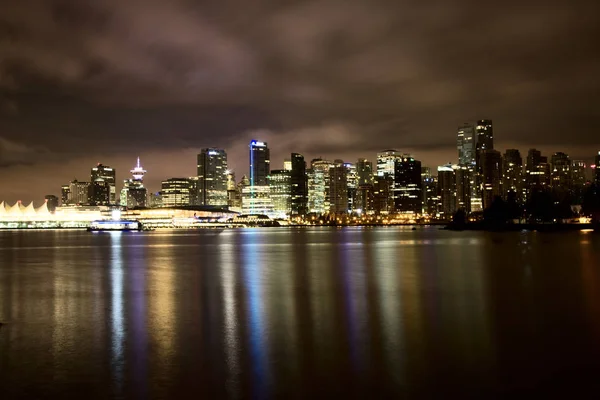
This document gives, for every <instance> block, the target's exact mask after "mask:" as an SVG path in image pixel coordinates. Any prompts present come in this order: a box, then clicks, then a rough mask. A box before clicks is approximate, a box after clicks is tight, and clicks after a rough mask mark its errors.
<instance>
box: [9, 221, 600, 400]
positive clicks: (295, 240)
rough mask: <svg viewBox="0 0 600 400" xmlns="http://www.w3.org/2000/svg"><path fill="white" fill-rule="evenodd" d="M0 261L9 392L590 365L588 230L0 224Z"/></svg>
mask: <svg viewBox="0 0 600 400" xmlns="http://www.w3.org/2000/svg"><path fill="white" fill-rule="evenodd" d="M0 257H1V258H0V260H2V263H1V264H0V322H1V321H8V322H9V323H8V324H7V325H5V326H4V327H2V328H1V329H0V386H1V387H3V388H6V393H7V394H8V397H7V398H11V396H12V397H23V396H24V393H27V396H28V397H31V398H36V397H44V396H46V397H68V396H77V394H78V393H80V391H82V390H85V391H86V393H90V395H89V396H86V397H91V398H107V397H115V396H116V397H137V398H146V397H154V398H174V397H178V398H189V397H194V398H196V397H208V398H222V397H229V398H269V397H294V398H306V397H318V396H321V397H322V396H333V397H335V396H337V397H339V396H344V397H354V398H356V397H362V398H367V397H377V396H380V397H397V396H399V395H413V396H419V395H438V396H439V395H451V394H470V395H475V396H477V395H482V394H490V393H495V394H498V393H501V394H506V393H513V392H518V391H519V390H520V389H524V390H530V391H531V390H533V391H535V390H536V388H540V387H541V388H545V387H548V388H549V389H548V393H554V392H555V391H557V390H558V392H560V390H561V387H556V385H557V383H556V382H558V380H557V379H555V377H556V376H567V378H565V379H564V380H566V381H568V382H570V387H573V385H575V383H577V385H575V386H577V387H585V384H586V382H588V381H583V382H578V381H577V379H579V378H578V377H586V378H585V379H587V377H588V376H595V375H593V373H597V372H599V371H600V370H599V369H598V363H599V362H598V361H597V360H599V359H600V358H599V357H598V355H600V323H599V322H598V321H600V319H599V318H598V315H599V313H600V289H599V288H600V273H598V266H599V265H600V237H599V236H598V235H594V234H590V233H586V234H579V233H566V234H547V235H545V234H540V233H523V232H519V233H515V234H512V233H509V234H488V233H477V232H464V233H459V232H442V231H438V230H436V229H424V228H420V229H419V230H417V231H410V230H406V229H402V228H385V229H377V228H351V229H329V228H324V229H300V230H295V229H285V228H282V229H247V230H227V231H223V232H220V231H199V232H168V233H167V232H157V233H156V234H154V233H141V234H125V233H111V234H97V235H90V234H87V233H84V232H16V233H14V232H13V233H5V232H1V233H0ZM48 349H49V351H48ZM548 349H552V352H551V353H552V355H551V354H550V352H549V351H548ZM566 370H574V371H579V372H578V375H574V376H570V375H560V374H565V373H566V372H565V371H566ZM553 377H554V378H553ZM581 379H584V378H581ZM432 382H434V383H435V384H432ZM540 385H541V386H540Z"/></svg>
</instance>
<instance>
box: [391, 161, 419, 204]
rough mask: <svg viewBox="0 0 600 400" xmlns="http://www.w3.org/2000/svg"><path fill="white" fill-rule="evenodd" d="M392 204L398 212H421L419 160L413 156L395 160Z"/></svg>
mask: <svg viewBox="0 0 600 400" xmlns="http://www.w3.org/2000/svg"><path fill="white" fill-rule="evenodd" d="M394 206H395V209H396V212H399V213H412V214H422V213H423V189H422V188H421V161H417V160H415V159H414V158H413V157H410V156H403V157H402V158H398V159H397V160H396V162H395V168H394Z"/></svg>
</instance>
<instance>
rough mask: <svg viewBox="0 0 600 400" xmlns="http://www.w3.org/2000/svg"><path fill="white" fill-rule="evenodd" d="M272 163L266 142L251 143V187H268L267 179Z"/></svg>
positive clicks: (253, 141) (254, 141)
mask: <svg viewBox="0 0 600 400" xmlns="http://www.w3.org/2000/svg"><path fill="white" fill-rule="evenodd" d="M270 163H271V156H270V151H269V147H268V146H267V143H266V142H260V141H257V140H252V141H251V142H250V186H267V187H268V185H269V184H268V182H267V177H268V176H269V172H270V170H271V168H270Z"/></svg>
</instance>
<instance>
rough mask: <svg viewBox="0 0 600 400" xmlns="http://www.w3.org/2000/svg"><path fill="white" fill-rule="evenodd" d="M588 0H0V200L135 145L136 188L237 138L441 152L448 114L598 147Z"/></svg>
mask: <svg viewBox="0 0 600 400" xmlns="http://www.w3.org/2000/svg"><path fill="white" fill-rule="evenodd" d="M599 15H600V2H599V1H597V0H589V1H588V0H579V1H576V2H568V1H564V0H560V1H559V0H545V1H538V0H530V1H527V2H523V1H522V0H521V1H513V0H507V1H493V2H491V1H481V0H454V1H448V0H440V1H437V0H434V1H405V0H389V1H388V0H363V1H359V0H357V1H353V0H339V1H338V0H316V1H292V0H288V1H271V0H218V1H214V0H213V1H203V0H195V1H184V0H73V1H59V0H0V200H9V201H15V200H18V199H22V200H23V201H29V200H36V202H37V203H39V202H40V201H41V200H42V199H43V196H44V195H45V194H51V193H52V194H56V195H59V194H60V185H61V184H63V183H68V181H70V180H71V179H73V178H78V179H79V180H89V171H90V168H91V167H92V166H93V165H95V164H96V163H97V162H103V163H104V164H108V165H110V166H113V167H115V168H117V178H118V180H119V181H121V182H122V180H123V179H125V178H128V177H129V173H128V172H127V171H129V169H131V167H133V165H134V163H135V159H136V157H137V156H138V155H139V156H141V158H142V163H143V165H144V166H145V167H146V168H147V169H148V170H149V172H148V179H147V180H146V182H147V184H148V186H149V188H150V189H151V190H158V189H159V182H160V180H162V179H166V178H169V177H173V176H183V177H187V176H192V175H195V173H196V172H195V170H196V157H195V155H196V153H197V152H198V150H199V149H200V148H201V147H209V146H216V147H223V148H225V149H226V150H227V151H228V154H229V163H230V166H231V167H232V168H233V169H234V170H235V172H236V177H237V178H238V179H239V178H241V176H242V174H244V173H247V169H248V167H247V164H248V154H247V146H248V141H249V140H250V139H251V138H256V139H261V140H266V141H268V142H269V147H271V149H272V151H271V154H272V168H280V167H281V163H282V161H283V158H285V157H289V156H288V154H289V153H290V152H292V151H296V152H300V153H303V154H304V155H305V156H306V158H307V160H310V159H311V158H313V157H317V156H323V157H326V158H330V159H334V158H342V159H344V160H346V161H351V162H355V161H356V158H357V157H368V158H370V159H373V158H374V157H375V153H376V152H377V151H378V150H383V149H386V148H396V149H398V150H400V151H405V152H411V153H413V154H414V156H415V157H416V158H417V159H420V160H422V161H423V164H424V165H430V166H432V167H435V166H436V165H439V164H442V163H445V162H448V161H453V162H456V159H457V155H456V150H455V140H456V128H457V126H459V125H460V124H462V123H463V122H465V121H472V120H475V119H479V118H490V119H493V121H494V134H495V144H496V148H497V149H498V150H500V151H502V152H503V151H504V149H505V148H508V147H516V148H518V149H520V150H521V152H522V153H524V154H523V155H525V154H526V152H527V149H528V148H530V147H537V148H539V149H541V150H543V151H544V152H545V153H546V155H549V153H550V152H554V151H565V152H567V153H568V154H569V155H571V156H572V158H575V159H585V160H590V159H591V158H592V157H593V156H594V154H597V151H598V150H600V51H599V50H600V49H599V45H598V43H600V39H599V38H600V24H599V23H598V16H599Z"/></svg>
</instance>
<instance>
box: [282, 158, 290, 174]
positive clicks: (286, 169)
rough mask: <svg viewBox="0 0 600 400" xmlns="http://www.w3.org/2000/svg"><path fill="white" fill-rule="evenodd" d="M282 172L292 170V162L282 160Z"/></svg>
mask: <svg viewBox="0 0 600 400" xmlns="http://www.w3.org/2000/svg"><path fill="white" fill-rule="evenodd" d="M283 170H284V171H291V170H292V160H291V159H290V160H288V159H285V160H283Z"/></svg>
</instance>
